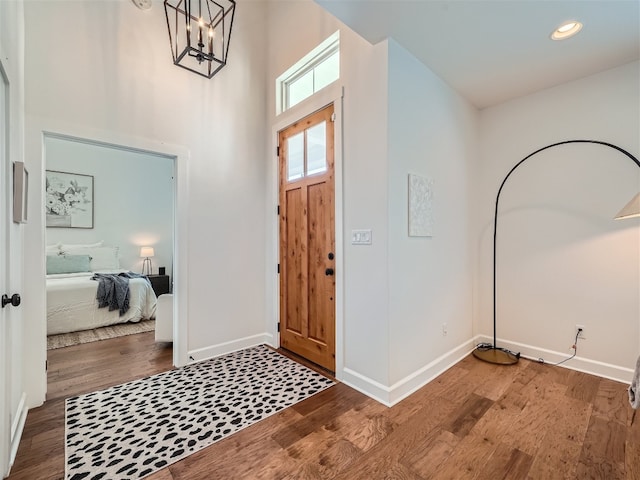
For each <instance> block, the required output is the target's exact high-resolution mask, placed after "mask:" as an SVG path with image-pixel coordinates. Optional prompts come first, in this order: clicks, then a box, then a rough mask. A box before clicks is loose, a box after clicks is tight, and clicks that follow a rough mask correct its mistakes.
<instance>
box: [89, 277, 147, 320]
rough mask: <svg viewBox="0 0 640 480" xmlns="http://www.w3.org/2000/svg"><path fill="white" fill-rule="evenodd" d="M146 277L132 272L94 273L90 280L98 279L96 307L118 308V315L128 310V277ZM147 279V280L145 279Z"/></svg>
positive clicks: (110, 309)
mask: <svg viewBox="0 0 640 480" xmlns="http://www.w3.org/2000/svg"><path fill="white" fill-rule="evenodd" d="M130 278H146V277H145V276H144V275H140V274H138V273H133V272H122V273H118V274H110V273H95V274H94V275H93V277H91V280H97V281H98V294H97V295H96V299H97V300H98V308H104V307H109V311H110V312H111V311H112V310H120V316H122V315H124V314H125V313H127V310H129V279H130ZM147 281H148V280H147Z"/></svg>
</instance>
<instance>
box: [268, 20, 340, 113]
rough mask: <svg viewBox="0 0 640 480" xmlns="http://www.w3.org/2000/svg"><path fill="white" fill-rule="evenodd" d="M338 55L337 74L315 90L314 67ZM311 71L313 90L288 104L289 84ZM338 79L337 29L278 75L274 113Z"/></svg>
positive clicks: (338, 39)
mask: <svg viewBox="0 0 640 480" xmlns="http://www.w3.org/2000/svg"><path fill="white" fill-rule="evenodd" d="M335 54H337V55H338V75H337V76H336V78H335V79H334V80H332V81H331V82H329V83H328V84H326V85H325V86H324V87H322V88H321V89H319V90H316V86H315V83H316V79H315V69H316V67H318V66H319V65H320V64H322V63H323V62H324V61H326V60H328V59H329V58H330V57H331V56H332V55H335ZM309 72H312V83H313V91H312V93H311V94H310V95H308V96H307V97H304V98H303V99H302V100H300V101H298V102H297V103H295V104H294V105H291V104H290V94H289V90H290V86H291V85H292V84H294V83H295V82H296V81H297V80H299V79H301V78H302V77H303V76H305V75H306V74H308V73H309ZM339 79H340V31H339V30H338V31H337V32H335V33H334V34H332V35H331V36H330V37H329V38H327V39H326V40H324V41H323V42H322V43H321V44H320V45H318V46H317V47H316V48H314V49H313V50H311V52H309V53H308V54H307V55H305V56H304V57H303V58H302V59H300V60H299V61H298V62H296V63H295V64H294V65H293V66H291V68H289V69H288V70H287V71H286V72H284V73H283V74H282V75H280V76H279V77H278V78H277V79H276V98H277V102H276V115H279V114H281V113H283V112H286V111H287V110H289V109H290V108H292V107H295V106H296V105H298V104H299V103H301V102H303V101H304V100H306V99H307V98H309V97H311V96H313V95H314V94H316V93H317V92H319V91H320V90H322V89H324V88H326V87H328V86H329V85H332V84H333V83H334V82H336V81H337V80H339Z"/></svg>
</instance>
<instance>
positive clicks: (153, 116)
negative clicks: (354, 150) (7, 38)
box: [25, 0, 266, 401]
mask: <svg viewBox="0 0 640 480" xmlns="http://www.w3.org/2000/svg"><path fill="white" fill-rule="evenodd" d="M265 14H266V12H265V5H264V3H263V2H260V1H257V2H241V3H239V4H238V7H237V12H236V20H235V22H234V26H233V37H232V39H231V45H230V53H229V63H228V65H227V66H226V67H225V68H224V69H222V70H221V71H220V73H218V74H217V75H216V76H215V77H213V79H211V80H208V79H205V78H203V77H199V76H197V75H195V74H194V73H191V72H188V71H187V70H184V69H181V68H178V67H176V66H174V65H173V64H172V61H171V54H170V50H169V42H168V33H167V27H166V19H165V16H164V9H163V6H162V2H161V1H159V0H157V1H154V2H153V8H152V9H151V10H148V11H140V10H138V9H137V8H136V7H135V6H134V5H133V4H132V2H130V1H128V0H120V1H112V2H86V1H77V2H74V1H56V2H49V1H29V2H27V4H26V30H27V32H26V41H27V44H26V50H27V52H26V62H27V64H26V72H25V74H26V92H27V103H26V112H27V138H26V148H27V156H28V158H29V161H30V162H31V164H32V166H33V168H32V176H33V181H34V183H33V184H34V185H38V184H40V185H42V173H43V171H44V164H43V152H42V132H43V131H51V132H55V133H60V134H69V135H74V134H76V133H77V132H95V133H96V135H91V137H92V139H98V140H100V138H101V137H109V138H132V139H134V140H136V141H137V142H139V143H145V144H153V145H158V146H159V148H157V149H154V151H162V145H168V146H178V147H180V148H182V149H184V150H185V151H186V152H187V155H185V161H186V162H188V165H187V166H186V171H187V172H188V173H187V175H188V178H187V179H186V180H185V184H186V186H185V189H186V191H187V201H188V211H178V212H177V216H178V222H180V219H182V220H183V221H185V219H186V222H187V227H186V229H187V230H188V235H187V238H182V239H180V238H179V239H178V241H179V242H183V244H184V245H185V250H186V251H188V264H187V265H186V267H185V271H186V272H187V278H185V282H188V294H187V295H186V297H187V298H183V299H182V300H183V301H186V302H187V306H188V319H187V321H188V339H187V342H188V345H187V348H188V350H189V351H190V352H191V355H192V357H193V358H195V359H196V360H197V359H199V358H203V357H205V356H209V355H211V354H214V353H217V352H220V351H224V350H226V349H231V348H239V347H241V346H243V345H244V344H246V343H252V342H255V341H259V340H260V339H262V334H263V333H264V311H265V298H264V281H263V279H264V268H265V253H264V238H265V233H264V229H265V220H264V210H263V209H264V198H265V182H264V178H265V161H264V158H265V144H266V142H265V140H266V136H265V125H264V119H265V117H266V112H265V96H264V85H265V76H264V72H265V68H266V67H265V57H266V55H265V42H264V38H265V26H266V22H265V21H264V19H265ZM77 136H84V137H86V135H84V134H81V135H77ZM95 137H100V138H95ZM172 148H173V147H172ZM33 201H34V204H36V205H38V204H39V205H42V203H41V202H42V195H41V192H36V194H34V196H33ZM42 214H43V212H42V211H41V210H37V209H34V215H33V216H32V217H33V223H32V224H31V225H30V230H28V234H27V235H28V239H27V248H28V249H29V251H30V254H29V261H28V262H27V265H26V275H27V276H28V278H27V282H28V283H29V284H30V285H32V288H33V291H31V292H30V294H31V304H30V307H29V315H28V322H29V325H27V330H28V331H29V332H31V338H29V339H28V340H29V342H30V345H32V349H31V353H32V355H34V356H36V357H39V358H40V359H41V360H42V364H44V355H45V346H44V333H43V331H44V330H43V325H44V321H45V310H44V302H45V298H44V289H43V288H42V286H39V285H40V282H42V280H41V279H42V278H44V263H43V260H42V258H41V255H42V254H41V253H40V252H43V248H44V227H43V218H42ZM178 288H179V286H178ZM256 336H257V337H256ZM256 338H257V339H258V340H256ZM243 339H244V340H243ZM41 379H42V377H39V378H38V379H36V380H35V381H41ZM36 391H37V393H38V394H39V395H37V396H36V397H35V398H36V399H38V398H39V400H40V401H42V400H43V399H44V394H43V391H42V389H39V390H38V389H36Z"/></svg>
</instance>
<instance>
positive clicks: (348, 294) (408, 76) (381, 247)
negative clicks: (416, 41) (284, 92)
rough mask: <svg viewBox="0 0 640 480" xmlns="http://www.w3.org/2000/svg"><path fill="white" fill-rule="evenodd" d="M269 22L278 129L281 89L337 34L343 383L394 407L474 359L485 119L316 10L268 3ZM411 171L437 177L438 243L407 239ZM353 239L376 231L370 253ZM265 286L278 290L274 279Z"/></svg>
mask: <svg viewBox="0 0 640 480" xmlns="http://www.w3.org/2000/svg"><path fill="white" fill-rule="evenodd" d="M269 12H270V16H269V24H270V25H271V26H272V27H273V28H272V29H270V37H269V52H270V54H269V62H268V64H269V65H270V67H271V68H270V70H269V74H268V80H267V81H268V88H269V89H270V90H269V91H268V93H269V105H268V107H267V114H268V117H267V118H268V121H269V122H270V124H272V125H273V124H274V123H275V122H276V119H275V117H274V115H275V79H276V78H277V77H278V76H279V75H280V74H282V72H284V71H285V70H287V69H288V68H289V67H290V66H291V65H292V64H294V63H295V62H296V61H298V60H299V59H300V58H301V57H302V56H304V55H305V54H307V53H308V52H309V51H311V50H312V49H313V48H314V47H316V46H317V45H318V44H319V43H320V42H322V41H323V40H325V39H326V38H327V37H328V36H329V35H331V34H332V33H334V32H335V31H336V30H338V29H339V30H340V55H341V65H340V66H341V71H340V80H339V83H340V84H341V85H342V86H344V112H343V118H342V122H343V125H344V127H343V132H342V134H343V172H342V173H343V192H342V198H343V204H342V205H337V208H341V209H342V214H343V221H344V225H343V231H344V237H343V238H341V239H337V241H338V242H342V243H343V245H344V292H343V294H344V312H343V314H344V329H343V331H342V332H340V333H339V334H341V335H342V336H343V339H344V342H343V344H344V351H343V352H342V353H343V356H344V369H343V371H342V372H336V374H337V375H338V378H340V379H341V380H342V381H344V382H345V383H347V384H349V385H351V386H353V387H354V388H357V389H359V390H361V391H363V392H364V393H366V394H367V395H370V396H372V397H373V398H376V399H377V400H379V401H381V402H383V403H385V404H393V403H395V402H397V401H399V400H400V399H401V398H403V397H404V396H406V395H407V394H409V393H411V391H413V390H415V389H417V388H419V387H420V386H421V385H423V384H424V383H426V382H427V381H428V380H430V379H431V378H432V377H433V376H435V375H437V374H439V373H441V372H442V371H443V370H444V369H446V368H447V367H449V366H450V365H451V364H453V363H455V361H457V360H458V359H459V358H460V357H461V356H463V355H465V354H466V353H468V352H469V351H470V350H471V345H472V312H473V310H472V304H471V294H472V263H471V253H470V240H469V237H470V234H471V230H470V228H469V226H468V222H469V216H470V215H469V208H470V203H471V199H470V194H469V182H470V171H471V167H472V164H473V161H474V160H475V157H476V155H477V112H476V110H475V109H474V108H473V107H472V106H470V104H469V103H468V102H466V101H465V100H463V99H462V98H461V97H460V96H459V95H457V94H456V93H455V92H454V91H453V90H452V89H451V88H449V87H448V86H447V85H446V84H444V82H442V81H441V80H440V79H439V78H438V77H437V76H436V75H435V74H433V72H431V70H429V69H428V68H427V67H425V66H424V65H423V64H421V63H420V62H419V61H417V60H416V59H415V58H414V57H413V56H412V55H410V54H409V53H408V52H407V51H406V50H404V49H403V48H402V47H401V46H399V45H398V44H397V43H396V42H394V41H393V40H392V39H389V40H385V41H383V42H380V43H379V44H376V45H370V44H369V43H368V42H366V41H365V40H363V39H362V38H361V37H360V36H358V35H357V34H355V33H354V32H353V31H352V30H350V29H349V28H348V27H346V26H344V25H343V24H341V23H340V22H338V21H337V20H336V19H335V18H334V17H333V16H332V15H330V14H328V13H327V12H325V11H324V10H323V9H322V8H320V7H318V5H316V4H315V3H313V2H312V1H303V2H301V1H278V2H271V3H270V4H269ZM272 168H275V167H273V166H272ZM409 172H411V173H419V174H423V175H428V176H432V177H434V178H435V179H436V191H437V196H436V199H435V208H436V215H437V218H438V220H437V231H436V235H435V236H434V238H413V237H412V238H409V237H408V233H407V174H408V173H409ZM272 183H276V182H272ZM272 188H273V187H272ZM267 198H268V201H271V198H274V197H273V193H271V194H270V195H268V197H267ZM268 211H269V212H270V211H272V207H270V208H269V210H268ZM355 229H371V230H372V238H373V243H372V245H370V246H362V245H351V231H352V230H355ZM272 237H273V239H272V241H273V242H275V241H276V238H277V229H276V228H272ZM273 263H274V264H275V263H277V260H276V257H274V260H273ZM267 271H270V270H269V266H267ZM267 279H268V282H270V283H271V286H270V287H268V291H270V290H273V291H276V286H275V282H276V281H277V279H276V277H275V276H273V275H269V274H267ZM267 297H268V298H269V295H268V296H267ZM272 297H273V298H275V297H276V296H275V295H272ZM271 311H275V312H277V308H275V306H274V308H273V310H271ZM272 321H273V322H274V323H275V322H276V320H275V319H272ZM443 323H446V324H447V326H448V327H447V328H448V330H447V336H443V335H442V324H443Z"/></svg>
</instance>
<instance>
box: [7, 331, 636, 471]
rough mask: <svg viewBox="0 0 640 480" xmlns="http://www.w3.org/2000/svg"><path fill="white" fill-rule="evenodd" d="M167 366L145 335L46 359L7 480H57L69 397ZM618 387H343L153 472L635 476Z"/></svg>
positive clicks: (466, 371)
mask: <svg viewBox="0 0 640 480" xmlns="http://www.w3.org/2000/svg"><path fill="white" fill-rule="evenodd" d="M170 368H171V348H170V347H168V346H167V345H165V344H160V345H156V344H155V343H154V341H153V333H143V334H138V335H131V336H128V337H122V338H117V339H112V340H106V341H102V342H98V343H91V344H85V345H78V346H74V347H67V348H64V349H59V350H54V351H50V352H49V393H48V396H47V397H48V399H47V402H46V404H45V405H44V406H42V407H40V408H37V409H34V410H32V411H31V412H29V416H28V418H27V423H26V426H25V431H24V435H23V438H22V442H21V443H20V448H19V451H18V456H17V459H16V463H15V465H14V467H13V470H12V473H11V475H10V476H9V479H11V480H18V479H28V480H47V479H61V478H63V474H64V398H65V397H67V396H73V395H77V394H81V393H86V392H90V391H94V390H97V389H101V388H105V387H108V386H110V385H115V384H119V383H122V382H126V381H129V380H133V379H135V378H140V377H143V376H147V375H151V374H154V373H158V372H161V371H165V370H168V369H170ZM627 398H628V397H627V392H626V385H623V384H621V383H617V382H613V381H611V380H607V379H602V378H598V377H594V376H591V375H586V374H583V373H579V372H575V371H572V370H567V369H563V368H560V367H552V366H548V365H541V364H538V363H535V362H530V361H527V360H522V361H521V362H520V363H519V364H517V365H515V366H509V367H501V366H494V365H490V364H487V363H484V362H481V361H479V360H476V359H474V358H473V357H467V358H465V359H464V360H462V361H461V362H459V363H458V364H457V365H455V366H454V367H452V368H451V369H449V370H448V371H447V372H445V373H444V374H442V375H441V376H440V377H438V378H437V379H436V380H434V381H433V382H431V383H430V384H429V385H427V386H425V387H423V388H422V389H420V390H419V391H418V392H416V393H414V394H413V395H411V396H410V397H408V398H407V399H405V400H404V401H402V402H400V403H399V404H398V405H396V406H394V407H393V408H386V407H384V406H382V405H380V404H378V403H377V402H375V401H373V400H371V399H369V398H367V397H366V396H364V395H362V394H360V393H358V392H356V391H355V390H353V389H351V388H349V387H347V386H345V385H341V384H338V385H336V386H334V387H331V388H329V389H327V390H325V391H323V392H321V393H319V394H317V395H315V396H314V397H312V398H310V399H308V400H306V401H303V402H301V403H299V404H297V405H295V406H293V407H291V408H288V409H286V410H284V411H282V412H280V413H278V414H276V415H274V416H272V417H269V418H267V419H265V420H263V421H261V422H259V423H257V424H255V425H253V426H251V427H249V428H246V429H244V430H242V431H240V432H238V433H236V434H234V435H232V436H231V437H228V438H226V439H224V440H222V441H220V442H218V443H216V444H214V445H211V446H210V447H207V448H205V449H203V450H201V451H199V452H197V453H195V454H194V455H191V456H190V457H187V458H186V459H184V460H182V461H180V462H178V463H176V464H173V465H172V466H170V467H168V468H166V469H164V470H161V471H159V472H157V473H155V474H153V475H151V476H150V477H147V478H149V479H152V480H178V479H189V480H198V479H202V480H204V479H207V480H211V479H287V480H293V479H328V478H337V479H348V480H352V479H408V480H421V479H430V478H433V479H455V480H460V479H490V480H496V479H508V480H514V479H534V480H538V479H540V480H548V479H551V480H552V479H581V480H582V479H606V480H613V479H633V480H636V479H640V416H639V417H638V418H637V419H636V421H635V422H634V424H633V425H630V422H631V412H632V411H631V409H630V407H629V403H628V399H627Z"/></svg>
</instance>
